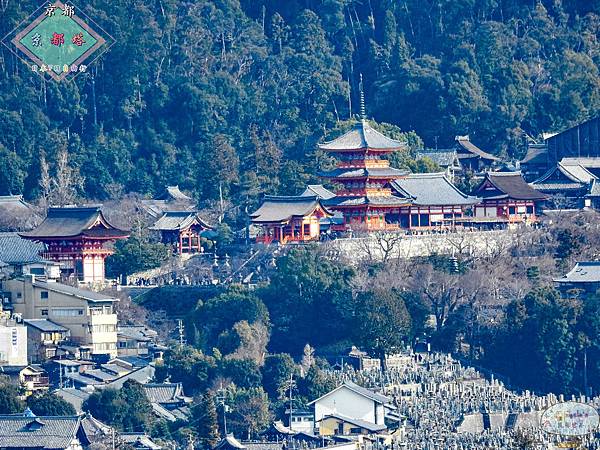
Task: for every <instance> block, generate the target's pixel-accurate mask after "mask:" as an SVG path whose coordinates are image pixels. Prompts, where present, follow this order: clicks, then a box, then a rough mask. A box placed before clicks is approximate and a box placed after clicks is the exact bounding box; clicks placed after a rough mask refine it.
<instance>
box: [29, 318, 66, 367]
mask: <svg viewBox="0 0 600 450" xmlns="http://www.w3.org/2000/svg"><path fill="white" fill-rule="evenodd" d="M23 323H24V324H25V325H26V326H27V353H28V355H29V359H30V360H31V362H34V363H41V362H44V361H46V360H48V359H51V358H54V357H55V356H56V355H57V353H58V348H59V346H60V345H61V344H63V343H66V342H68V341H69V340H70V339H71V332H70V331H69V329H68V328H66V327H63V326H62V325H59V324H57V323H55V322H52V321H51V320H48V319H25V320H23Z"/></svg>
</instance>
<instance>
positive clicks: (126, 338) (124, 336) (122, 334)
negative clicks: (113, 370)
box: [117, 325, 158, 356]
mask: <svg viewBox="0 0 600 450" xmlns="http://www.w3.org/2000/svg"><path fill="white" fill-rule="evenodd" d="M157 336H158V333H157V332H156V331H154V330H151V329H150V328H148V327H146V326H145V325H118V326H117V353H118V355H119V356H148V355H149V354H150V350H151V348H152V347H154V344H155V343H156V339H157Z"/></svg>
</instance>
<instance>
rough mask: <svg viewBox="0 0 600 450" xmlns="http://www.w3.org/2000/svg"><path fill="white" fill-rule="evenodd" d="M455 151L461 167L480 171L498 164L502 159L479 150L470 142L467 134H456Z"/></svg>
mask: <svg viewBox="0 0 600 450" xmlns="http://www.w3.org/2000/svg"><path fill="white" fill-rule="evenodd" d="M455 140H456V146H455V148H456V153H457V155H458V159H459V161H460V165H461V167H462V168H463V169H465V170H466V169H468V170H472V171H473V172H476V173H480V172H484V171H488V170H490V169H492V168H494V167H496V166H498V165H499V164H500V163H501V162H502V160H501V159H500V158H498V157H497V156H494V155H492V154H490V153H488V152H485V151H483V150H481V149H480V148H479V147H477V146H476V145H475V144H473V143H472V142H471V139H470V138H469V136H456V138H455Z"/></svg>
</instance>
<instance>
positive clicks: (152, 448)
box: [119, 433, 162, 450]
mask: <svg viewBox="0 0 600 450" xmlns="http://www.w3.org/2000/svg"><path fill="white" fill-rule="evenodd" d="M119 438H120V439H121V441H123V442H124V443H125V444H128V445H130V446H131V447H133V448H137V449H149V450H160V449H161V448H162V447H161V446H160V445H158V444H156V443H155V442H154V441H152V439H150V437H149V436H148V435H146V434H144V433H120V434H119Z"/></svg>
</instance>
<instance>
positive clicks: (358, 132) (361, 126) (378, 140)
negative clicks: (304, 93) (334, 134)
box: [319, 120, 406, 151]
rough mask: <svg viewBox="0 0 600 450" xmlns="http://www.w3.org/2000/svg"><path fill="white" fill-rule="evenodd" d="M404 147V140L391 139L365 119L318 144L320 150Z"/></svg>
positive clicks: (395, 148) (391, 148)
mask: <svg viewBox="0 0 600 450" xmlns="http://www.w3.org/2000/svg"><path fill="white" fill-rule="evenodd" d="M404 147H406V144H405V143H404V142H400V141H397V140H395V139H391V138H389V137H387V136H385V135H383V134H381V133H380V132H379V131H377V130H375V129H373V128H372V127H371V125H369V124H368V122H367V121H366V120H361V121H360V122H358V123H357V124H356V125H355V126H354V127H353V128H352V129H351V130H350V131H348V132H346V133H344V134H343V135H341V136H340V137H338V138H337V139H334V140H332V141H329V142H325V143H324V144H320V145H319V148H320V149H322V150H333V151H335V150H361V149H367V148H369V149H378V150H399V149H401V148H404Z"/></svg>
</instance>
